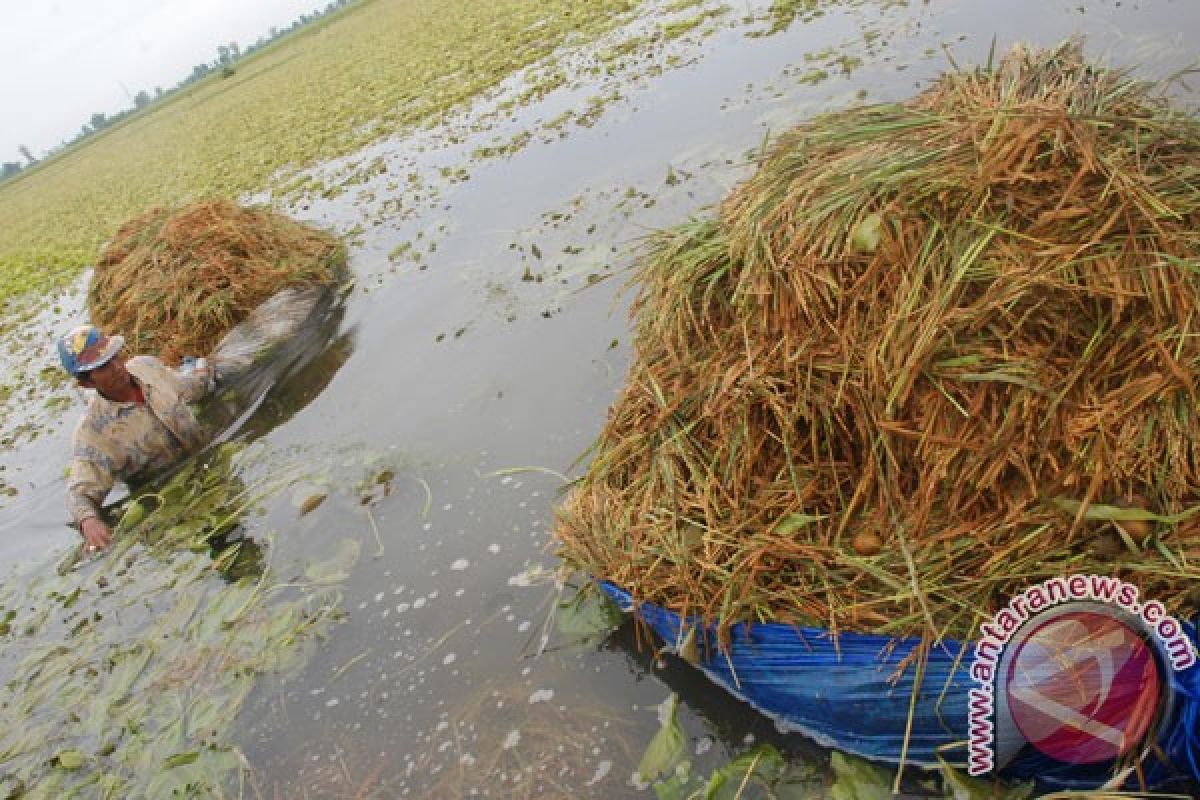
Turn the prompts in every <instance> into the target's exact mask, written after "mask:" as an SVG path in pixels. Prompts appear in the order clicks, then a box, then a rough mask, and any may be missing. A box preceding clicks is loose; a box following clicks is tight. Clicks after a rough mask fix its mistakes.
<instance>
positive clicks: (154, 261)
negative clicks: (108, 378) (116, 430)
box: [88, 200, 346, 363]
mask: <svg viewBox="0 0 1200 800" xmlns="http://www.w3.org/2000/svg"><path fill="white" fill-rule="evenodd" d="M345 262H346V252H345V249H344V248H343V247H342V245H341V244H340V243H339V242H338V240H337V239H336V238H335V237H333V236H332V235H330V234H328V233H325V232H323V231H318V230H314V229H312V228H309V227H307V226H304V225H301V224H300V223H298V222H294V221H292V220H290V219H288V218H287V217H285V216H282V215H280V214H276V213H274V212H272V211H269V210H266V209H257V208H242V207H240V206H238V205H236V204H234V203H231V202H229V201H227V200H207V201H203V202H199V203H194V204H192V205H189V206H185V207H184V208H182V209H179V210H177V211H171V210H167V209H163V208H155V209H152V210H150V211H147V212H146V213H145V214H142V215H141V216H138V217H135V218H134V219H132V220H130V221H129V222H127V223H125V224H124V225H123V226H121V228H120V230H118V231H117V234H116V236H115V237H113V240H112V241H111V242H110V243H109V244H108V245H107V246H106V247H105V248H104V250H103V251H102V252H101V254H100V259H99V261H97V263H96V270H95V275H94V276H93V278H92V283H91V286H90V287H89V289H88V310H89V311H90V313H91V317H92V321H93V322H94V323H95V324H97V325H99V326H100V327H102V328H105V329H108V330H111V331H113V332H115V333H121V334H123V335H124V336H125V338H126V341H127V342H128V345H129V347H130V348H131V349H132V351H133V352H135V353H152V354H156V355H159V356H160V357H161V358H163V360H165V361H167V362H169V363H175V362H177V361H178V360H179V358H180V357H181V356H184V355H194V356H200V355H206V354H207V353H209V352H210V351H211V350H212V347H213V345H214V344H216V342H217V341H218V340H219V339H220V338H221V336H222V335H224V334H225V333H226V332H227V331H229V329H231V328H232V327H233V326H234V325H236V324H237V323H239V322H241V321H242V319H244V318H245V317H246V316H247V315H248V314H249V313H250V312H251V311H252V310H253V309H254V308H255V307H256V306H257V305H258V304H259V303H261V302H263V301H264V300H266V299H267V298H268V297H270V296H271V295H273V294H274V293H275V292H277V291H279V290H280V289H283V288H286V287H289V286H305V285H314V284H329V283H332V282H333V281H334V280H335V279H336V277H337V275H338V273H339V272H340V271H341V269H342V268H343V267H344V266H345Z"/></svg>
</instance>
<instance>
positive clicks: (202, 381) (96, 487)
mask: <svg viewBox="0 0 1200 800" xmlns="http://www.w3.org/2000/svg"><path fill="white" fill-rule="evenodd" d="M125 367H126V369H128V370H129V374H130V375H131V376H132V377H133V380H134V381H135V382H136V383H137V384H138V386H140V387H141V389H142V394H143V396H144V397H145V400H146V402H145V403H137V402H129V403H115V402H113V401H111V400H107V399H105V398H104V397H101V396H100V395H99V394H97V395H96V396H95V397H93V398H92V401H91V404H90V405H89V406H88V410H87V413H86V414H85V415H84V417H83V419H82V420H80V422H79V427H78V428H76V429H75V436H74V439H73V441H72V455H71V470H70V475H69V476H68V478H67V509H68V510H69V511H70V512H71V518H72V520H73V521H74V524H75V525H76V526H79V525H80V523H82V522H83V521H84V520H85V519H87V518H88V517H95V516H99V514H100V505H101V504H102V503H103V502H104V498H105V496H106V495H107V494H108V492H109V490H110V489H112V487H113V484H114V483H115V482H116V481H117V480H122V481H125V482H127V483H128V482H130V481H138V480H143V479H145V478H148V477H150V476H151V475H153V474H155V473H156V472H159V471H161V470H164V469H166V468H167V467H169V466H171V465H172V464H174V463H175V462H176V461H178V460H179V459H180V458H182V457H183V456H184V455H186V454H187V453H190V452H192V451H194V450H197V449H199V447H200V445H201V444H203V442H204V433H203V430H202V429H201V427H200V425H199V423H197V422H196V417H195V415H194V414H192V410H191V409H190V408H189V407H188V403H192V402H195V401H197V400H199V399H200V398H201V397H203V396H204V394H205V393H206V392H207V390H208V386H209V379H208V376H207V374H206V373H203V372H192V373H189V374H180V373H179V372H176V371H175V370H173V369H171V368H170V367H168V366H166V365H165V364H163V363H162V362H161V361H159V360H158V359H157V358H154V357H153V356H137V357H135V358H131V359H130V360H129V361H128V362H127V363H126V365H125Z"/></svg>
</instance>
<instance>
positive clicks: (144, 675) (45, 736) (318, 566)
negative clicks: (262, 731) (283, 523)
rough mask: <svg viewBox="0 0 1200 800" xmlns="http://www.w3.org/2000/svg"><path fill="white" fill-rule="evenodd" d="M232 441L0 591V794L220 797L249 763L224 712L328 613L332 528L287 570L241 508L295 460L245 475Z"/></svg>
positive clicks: (350, 554) (326, 625) (328, 620)
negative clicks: (108, 533) (109, 541)
mask: <svg viewBox="0 0 1200 800" xmlns="http://www.w3.org/2000/svg"><path fill="white" fill-rule="evenodd" d="M249 461H250V459H248V458H246V456H245V454H244V453H243V452H242V448H241V446H240V445H233V444H226V445H223V446H221V447H219V448H217V449H216V450H214V451H212V452H211V453H210V454H209V457H208V458H205V459H196V460H193V461H190V462H188V463H187V464H186V465H185V466H184V468H183V469H182V470H180V471H179V472H178V473H177V474H176V475H175V476H173V477H172V478H170V479H169V480H166V481H164V482H162V483H160V484H158V485H156V486H153V487H150V488H149V489H148V490H147V491H144V492H141V493H140V494H138V495H137V497H136V498H135V499H134V500H133V501H132V502H130V503H129V504H128V506H127V507H126V508H125V510H124V514H123V516H122V518H121V521H120V523H119V524H118V525H117V528H116V530H117V537H116V540H115V542H114V545H113V546H112V547H111V548H110V549H109V550H108V551H106V552H104V553H103V554H102V555H101V556H99V557H97V558H95V559H93V560H92V561H90V562H87V563H85V564H82V565H75V564H74V562H73V561H69V562H67V563H64V564H63V568H62V570H61V571H62V573H63V574H61V575H47V576H45V577H40V578H36V579H34V580H32V581H31V582H30V584H29V585H28V586H24V587H19V588H10V587H6V591H4V592H3V593H2V594H0V609H3V611H2V612H0V619H3V627H0V640H3V641H4V649H3V651H2V653H0V675H2V676H3V679H4V683H3V685H2V686H0V719H3V724H2V725H0V775H3V777H2V778H0V795H2V796H4V797H5V798H62V797H70V796H88V797H121V798H128V797H147V798H159V797H170V796H175V795H176V794H178V796H188V797H208V796H223V790H224V789H225V788H226V787H227V786H229V785H232V784H233V783H235V782H236V781H237V780H238V778H239V776H242V777H244V776H245V774H246V772H247V771H248V770H249V769H250V765H249V763H248V762H247V760H246V758H245V757H244V756H243V755H242V753H241V751H240V750H239V749H238V747H237V746H236V744H235V743H234V742H233V740H232V737H231V729H232V725H233V723H234V721H235V719H236V718H237V715H238V712H239V710H240V709H241V708H242V707H243V705H244V704H245V702H246V700H247V698H248V697H249V695H250V693H251V692H252V691H253V689H254V688H255V686H256V684H257V683H258V681H259V679H260V678H262V677H264V676H267V675H286V674H290V673H292V672H293V671H295V670H297V669H299V668H300V667H301V666H303V664H304V663H305V662H306V660H307V656H308V655H309V653H310V652H311V646H312V644H313V642H314V640H315V639H316V638H318V637H320V636H321V635H323V634H324V633H325V632H326V631H328V630H329V629H330V627H331V625H332V624H333V623H334V622H335V621H336V620H337V619H339V618H340V617H341V615H342V612H341V610H340V600H341V592H340V585H341V584H342V583H343V582H344V581H345V580H346V578H347V577H348V575H349V573H350V570H351V569H352V568H353V566H354V562H355V560H356V559H357V555H358V551H359V548H358V546H357V545H358V543H357V541H354V540H349V539H348V540H346V541H344V542H343V543H342V544H341V545H338V546H336V547H335V548H333V552H332V554H331V555H330V556H329V557H328V558H327V559H326V560H325V561H318V562H315V563H310V564H307V565H300V566H299V567H298V568H297V569H296V570H295V571H296V572H298V573H300V577H294V576H292V575H290V574H289V573H288V572H287V571H286V569H287V568H285V567H282V566H279V565H275V564H273V563H271V554H272V535H270V534H259V533H258V532H257V531H256V530H255V519H256V517H257V513H256V510H257V509H258V508H259V507H261V506H263V505H265V504H267V503H268V502H270V501H271V500H272V499H273V498H274V497H275V496H276V495H277V494H278V493H279V492H280V491H281V490H282V489H283V488H284V487H285V486H289V485H292V484H293V483H294V482H295V481H297V480H299V479H301V478H302V477H303V476H304V475H305V473H306V471H307V470H308V468H305V469H301V468H300V467H298V466H295V465H285V466H282V467H279V466H275V467H274V469H273V471H272V472H271V473H270V474H268V475H267V476H266V477H264V478H259V479H257V480H251V479H249V478H248V477H247V474H246V473H247V472H248V470H247V466H248V462H249Z"/></svg>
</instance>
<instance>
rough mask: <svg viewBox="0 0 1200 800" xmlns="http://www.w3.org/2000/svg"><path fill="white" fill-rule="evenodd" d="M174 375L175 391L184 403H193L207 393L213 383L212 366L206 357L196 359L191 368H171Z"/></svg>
mask: <svg viewBox="0 0 1200 800" xmlns="http://www.w3.org/2000/svg"><path fill="white" fill-rule="evenodd" d="M172 372H173V374H174V375H175V383H176V391H178V392H179V398H180V399H181V400H183V402H185V403H195V402H196V401H197V400H201V399H203V398H204V396H205V395H207V394H208V393H209V391H210V389H211V388H212V385H213V367H212V363H211V362H209V361H208V360H207V359H203V358H200V359H197V360H196V362H195V364H194V365H193V366H192V368H191V369H187V370H183V371H175V370H172Z"/></svg>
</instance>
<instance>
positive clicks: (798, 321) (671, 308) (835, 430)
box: [556, 44, 1200, 638]
mask: <svg viewBox="0 0 1200 800" xmlns="http://www.w3.org/2000/svg"><path fill="white" fill-rule="evenodd" d="M1198 175H1200V122H1197V120H1196V119H1194V118H1193V117H1189V116H1187V115H1184V114H1181V113H1178V112H1175V111H1173V110H1172V109H1171V108H1170V107H1169V105H1168V104H1167V103H1166V101H1165V100H1162V99H1160V98H1159V97H1158V96H1157V95H1155V94H1154V93H1153V91H1152V87H1149V86H1147V85H1145V84H1143V83H1141V82H1138V81H1135V80H1132V79H1131V78H1129V77H1128V76H1127V75H1126V74H1124V73H1121V72H1119V71H1115V70H1110V69H1105V68H1101V67H1096V66H1092V65H1088V64H1086V63H1085V62H1084V61H1083V57H1082V54H1081V50H1080V48H1079V46H1078V45H1075V44H1070V45H1064V46H1061V47H1059V48H1057V49H1054V50H1051V51H1047V52H1037V53H1029V52H1024V51H1016V52H1014V53H1013V54H1012V55H1010V56H1009V57H1008V58H1006V59H1004V61H1003V62H1002V63H1001V64H1000V65H999V66H998V67H996V68H995V69H979V70H971V71H961V72H955V73H952V74H948V75H946V76H944V77H943V78H942V79H941V80H939V81H938V82H937V83H936V84H935V85H934V86H933V87H932V88H931V89H929V90H928V91H926V92H925V93H923V94H921V95H920V96H919V97H917V98H916V99H915V100H913V101H911V102H909V103H906V104H903V105H885V106H874V107H865V108H856V109H852V110H849V111H845V112H841V113H837V114H832V115H828V116H823V117H819V118H817V119H815V120H813V121H812V122H810V123H808V124H805V125H802V126H801V127H799V128H797V129H796V130H794V131H792V132H791V133H789V134H786V135H785V136H783V137H781V139H780V140H779V141H778V142H776V143H775V145H774V147H773V148H772V149H771V150H770V152H769V154H768V155H767V156H766V157H765V159H764V161H763V163H762V165H761V168H760V169H759V171H758V173H757V174H756V175H755V176H754V177H753V178H751V179H750V180H749V181H748V182H747V183H745V184H744V185H743V186H741V187H740V188H738V189H737V190H736V191H735V192H734V193H733V194H732V195H731V196H730V197H729V198H728V199H727V200H726V201H725V202H724V203H723V205H722V206H721V209H720V213H719V214H718V215H717V216H716V218H715V219H709V220H699V221H695V222H691V223H689V224H687V225H684V226H682V227H680V228H677V229H675V230H672V231H668V232H666V233H663V234H661V235H659V236H658V237H657V238H656V239H655V240H654V242H653V245H652V246H651V247H650V249H649V251H648V252H647V253H646V254H645V257H644V259H643V261H642V263H641V265H640V280H641V287H642V288H641V292H640V295H639V297H638V299H637V301H636V303H635V314H636V317H637V329H638V330H637V342H636V356H635V362H634V364H633V366H632V368H631V372H630V376H629V379H628V383H627V386H626V389H625V390H624V392H623V394H622V396H621V397H620V399H619V400H618V402H617V403H616V405H615V406H614V408H613V409H612V411H611V412H610V416H609V419H608V423H607V426H606V428H605V430H604V431H603V433H602V434H601V436H600V438H599V440H598V441H597V443H596V445H595V448H594V458H593V461H592V463H591V465H590V467H589V470H588V473H587V474H586V476H585V477H584V478H583V479H581V481H580V483H579V484H578V485H577V487H576V488H575V490H574V492H573V493H572V495H571V496H570V497H569V499H568V500H567V501H566V502H565V503H564V505H563V506H562V507H561V509H560V510H559V514H558V521H557V530H556V533H557V536H558V539H559V541H560V543H561V547H560V551H561V553H562V555H563V557H564V558H565V559H566V560H567V561H568V563H569V564H570V565H571V566H573V567H577V568H580V569H582V570H584V571H586V572H588V573H589V574H592V575H594V576H596V577H599V578H605V579H608V580H611V581H613V582H614V583H617V584H619V585H622V586H624V587H627V588H629V589H630V590H631V591H632V592H633V594H634V595H635V596H636V597H637V598H639V599H642V600H649V601H652V602H655V603H657V604H659V605H662V606H665V607H667V608H670V609H671V610H673V611H676V612H678V613H682V614H696V615H699V616H702V617H704V618H705V619H706V620H709V621H713V620H719V621H720V623H721V624H722V625H723V626H729V625H731V624H733V623H735V622H737V621H742V620H772V619H774V620H781V621H787V622H794V623H805V624H816V625H823V626H826V627H829V628H832V629H834V630H856V631H877V632H885V633H896V634H913V633H920V632H926V633H928V634H929V635H931V636H932V637H935V638H936V637H941V636H945V635H948V634H953V635H957V636H969V635H970V633H971V632H972V631H973V630H974V628H975V625H976V624H977V621H978V620H979V619H981V618H982V615H986V614H989V613H992V612H993V611H994V610H995V609H996V608H998V607H999V606H1000V605H1002V604H1003V602H1005V600H1006V598H1007V597H1009V596H1011V595H1012V594H1013V593H1015V592H1016V591H1018V590H1020V589H1021V588H1023V587H1025V586H1027V585H1030V584H1032V583H1035V582H1037V581H1040V580H1043V579H1047V578H1050V577H1052V576H1055V575H1062V574H1073V573H1079V572H1085V573H1089V572H1095V573H1101V574H1116V575H1118V576H1120V577H1122V578H1124V579H1126V580H1129V581H1131V582H1134V583H1135V584H1137V585H1139V586H1140V587H1141V589H1142V591H1143V592H1144V593H1145V595H1147V596H1153V597H1155V598H1158V599H1161V600H1162V601H1163V602H1164V603H1165V604H1166V605H1167V606H1168V608H1170V609H1171V610H1172V611H1173V612H1174V611H1177V610H1179V609H1181V608H1182V607H1183V606H1184V605H1186V604H1188V603H1192V602H1194V595H1190V594H1189V590H1190V589H1191V588H1192V587H1193V586H1194V585H1195V582H1196V580H1197V578H1200V572H1198V571H1197V569H1196V567H1195V566H1194V565H1195V564H1196V563H1198V562H1197V557H1198V556H1200V549H1198V546H1197V542H1198V541H1200V515H1196V514H1195V512H1196V511H1198V510H1200V468H1198V467H1197V466H1196V465H1197V464H1198V463H1200V449H1198V448H1200V444H1198V443H1200V417H1198V415H1197V411H1196V404H1195V401H1194V398H1195V391H1196V389H1195V387H1196V380H1197V374H1198V371H1200V341H1198V340H1197V338H1196V336H1195V334H1194V328H1195V326H1196V324H1197V323H1196V321H1197V319H1200V270H1198V269H1197V264H1198V263H1200V234H1197V232H1196V231H1197V229H1198V223H1200V188H1198V187H1200V181H1198V180H1197V176H1198ZM1122 507H1123V508H1122ZM1135 518H1136V519H1137V520H1142V521H1144V522H1145V523H1146V524H1145V525H1141V526H1140V527H1141V528H1145V530H1144V531H1143V530H1141V529H1140V528H1139V526H1138V525H1131V524H1130V523H1129V521H1130V520H1133V519H1135ZM865 534H873V536H872V535H865ZM1143 534H1144V535H1143ZM1110 540H1111V542H1115V545H1116V546H1115V548H1113V547H1110V546H1109V543H1110ZM1189 596H1190V597H1192V598H1193V599H1191V600H1189V599H1188V598H1189ZM726 629H727V628H726Z"/></svg>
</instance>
